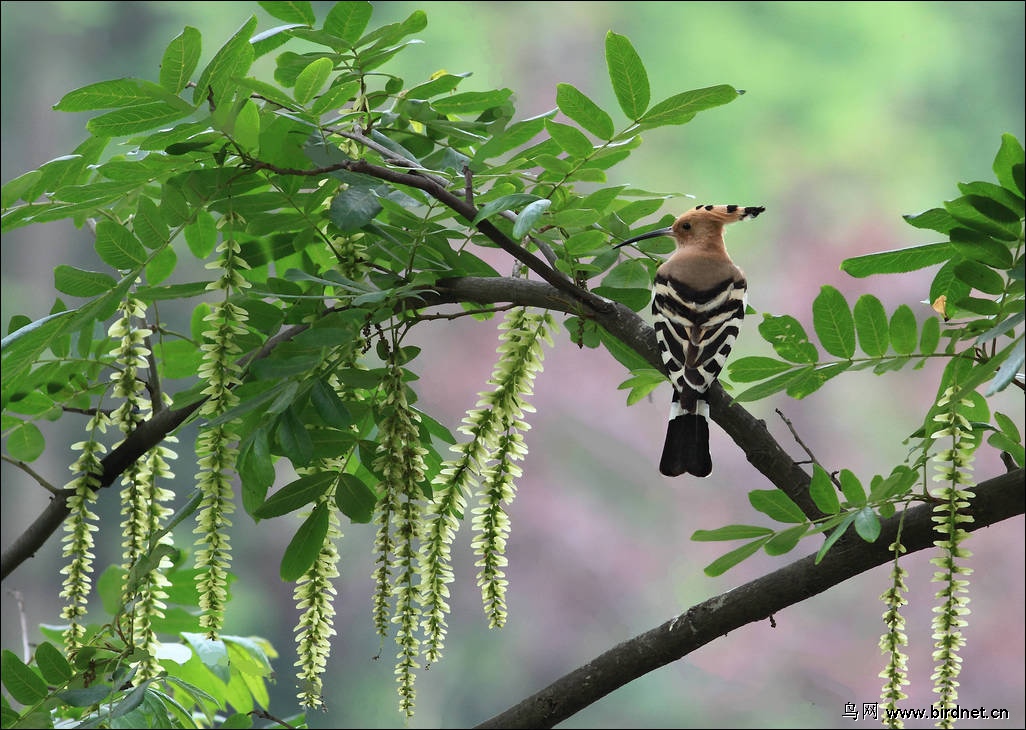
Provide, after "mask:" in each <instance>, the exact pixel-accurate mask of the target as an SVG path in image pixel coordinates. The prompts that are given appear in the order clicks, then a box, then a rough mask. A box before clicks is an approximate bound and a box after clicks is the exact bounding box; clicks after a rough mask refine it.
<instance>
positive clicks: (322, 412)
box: [310, 380, 352, 428]
mask: <svg viewBox="0 0 1026 730" xmlns="http://www.w3.org/2000/svg"><path fill="white" fill-rule="evenodd" d="M310 400H311V401H312V402H313V405H314V408H315V409H316V410H317V415H319V416H320V417H321V420H323V421H324V422H325V423H326V424H328V425H329V426H333V427H334V428H348V427H349V426H350V425H351V424H352V416H350V414H349V411H348V409H346V406H345V404H344V403H343V402H342V399H341V398H339V397H338V394H337V393H336V392H335V389H334V388H332V387H331V386H330V385H329V384H328V383H327V382H325V381H324V380H318V381H317V382H315V383H314V386H313V388H312V389H311V391H310Z"/></svg>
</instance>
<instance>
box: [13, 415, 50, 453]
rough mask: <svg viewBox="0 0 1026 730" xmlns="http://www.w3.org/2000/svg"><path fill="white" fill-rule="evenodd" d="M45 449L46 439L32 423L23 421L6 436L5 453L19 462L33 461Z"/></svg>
mask: <svg viewBox="0 0 1026 730" xmlns="http://www.w3.org/2000/svg"><path fill="white" fill-rule="evenodd" d="M45 448H46V439H44V438H43V433H42V432H41V431H40V430H39V428H38V427H37V426H36V425H35V424H34V423H29V422H27V421H23V422H21V423H20V424H18V425H17V426H15V427H14V428H13V429H11V431H10V432H9V433H8V434H7V452H8V453H9V454H10V455H11V456H12V457H13V458H15V459H18V460H19V461H26V462H29V461H35V460H36V459H38V458H39V456H40V455H41V454H42V453H43V450H44V449H45Z"/></svg>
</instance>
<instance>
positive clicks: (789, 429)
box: [775, 408, 841, 489]
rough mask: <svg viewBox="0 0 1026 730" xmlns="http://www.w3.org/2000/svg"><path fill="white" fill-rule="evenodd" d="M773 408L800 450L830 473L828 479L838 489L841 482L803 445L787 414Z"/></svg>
mask: <svg viewBox="0 0 1026 730" xmlns="http://www.w3.org/2000/svg"><path fill="white" fill-rule="evenodd" d="M775 410H776V412H777V415H778V416H780V418H781V420H783V422H784V423H785V424H787V430H788V431H790V432H791V436H793V437H794V440H795V442H796V443H797V444H798V445H799V446H801V447H802V451H804V452H805V453H806V454H808V455H809V459H810V460H811V461H812V463H813V464H815V465H816V466H818V467H819V468H820V469H822V470H823V471H824V472H826V473H827V474H829V475H830V481H832V482H833V483H834V486H836V487H837V488H838V489H840V488H841V483H840V482H839V481H837V477H836V476H835V475H834V474H833V472H831V471H830V470H829V469H826V468H825V467H824V466H823V465H822V464H821V463H820V462H819V459H817V458H816V455H815V454H813V453H812V449H810V448H809V447H808V446H806V445H805V442H804V441H802V439H801V436H799V435H798V431H796V430H795V428H794V424H792V423H791V421H790V420H788V418H787V416H785V415H784V412H783V411H781V410H780V409H779V408H776V409H775Z"/></svg>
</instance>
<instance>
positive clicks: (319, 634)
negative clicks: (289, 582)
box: [293, 460, 342, 709]
mask: <svg viewBox="0 0 1026 730" xmlns="http://www.w3.org/2000/svg"><path fill="white" fill-rule="evenodd" d="M333 461H334V460H333ZM338 461H340V460H338ZM339 466H340V465H339V464H337V463H332V464H328V465H325V467H324V468H325V469H328V470H336V471H337V470H338V468H339ZM334 499H335V489H334V487H332V488H331V489H329V490H328V491H327V492H326V493H325V494H324V495H323V496H322V497H321V498H320V499H318V501H317V506H319V505H325V507H326V508H327V512H328V532H327V534H326V535H325V536H324V543H323V544H322V545H321V551H320V553H319V554H318V556H317V559H316V560H314V563H313V565H311V566H310V569H309V570H307V571H306V573H305V574H304V575H303V577H302V578H300V579H299V580H298V581H297V582H296V590H295V591H294V593H293V597H294V598H295V600H296V606H297V607H298V608H299V610H300V611H302V616H301V617H300V619H299V623H298V624H297V625H296V627H295V632H296V648H297V654H298V655H299V659H298V660H297V661H296V663H295V664H294V665H293V666H296V667H299V670H298V672H297V676H298V679H299V690H300V691H299V695H298V697H299V701H300V703H301V704H302V705H303V706H304V707H309V708H311V709H313V708H323V707H324V699H323V688H324V685H323V683H322V679H321V678H322V676H323V674H324V670H325V667H326V666H327V664H328V655H329V654H330V653H331V637H332V636H334V635H335V633H336V632H335V628H334V619H335V595H336V593H337V591H336V590H335V586H334V584H333V583H332V580H333V579H335V578H337V577H338V575H339V571H338V562H339V557H340V556H339V552H338V548H337V547H336V545H335V542H336V541H337V540H340V539H342V530H341V528H340V527H339V525H340V522H339V517H338V512H337V511H336V510H335V509H332V505H333V502H334Z"/></svg>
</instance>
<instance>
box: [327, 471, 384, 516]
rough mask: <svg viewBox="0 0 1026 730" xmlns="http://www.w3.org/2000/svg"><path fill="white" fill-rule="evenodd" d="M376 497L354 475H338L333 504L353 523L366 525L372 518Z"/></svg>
mask: <svg viewBox="0 0 1026 730" xmlns="http://www.w3.org/2000/svg"><path fill="white" fill-rule="evenodd" d="M377 503H378V497H377V495H376V494H374V490H373V489H371V488H370V487H368V486H367V485H366V484H365V483H364V481H363V480H362V479H360V478H359V477H357V476H356V475H354V474H340V475H339V482H338V486H337V487H336V488H335V504H336V505H337V506H338V508H339V510H341V512H342V514H344V515H345V516H346V517H348V518H349V519H351V520H352V521H353V522H359V523H367V522H370V521H371V518H372V517H373V516H374V507H375V506H376V505H377Z"/></svg>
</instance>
